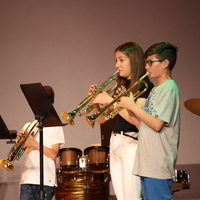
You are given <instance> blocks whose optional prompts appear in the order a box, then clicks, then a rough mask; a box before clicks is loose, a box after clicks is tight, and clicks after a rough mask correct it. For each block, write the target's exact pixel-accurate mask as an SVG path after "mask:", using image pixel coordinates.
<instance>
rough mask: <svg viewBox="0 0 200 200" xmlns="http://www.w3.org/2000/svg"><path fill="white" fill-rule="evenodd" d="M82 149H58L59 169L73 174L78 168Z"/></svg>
mask: <svg viewBox="0 0 200 200" xmlns="http://www.w3.org/2000/svg"><path fill="white" fill-rule="evenodd" d="M81 156H82V151H81V150H80V149H77V148H63V149H60V151H59V158H60V169H61V170H62V171H63V172H65V173H69V174H74V173H76V172H77V171H78V170H79V157H81Z"/></svg>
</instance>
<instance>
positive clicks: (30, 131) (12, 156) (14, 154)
mask: <svg viewBox="0 0 200 200" xmlns="http://www.w3.org/2000/svg"><path fill="white" fill-rule="evenodd" d="M38 124H39V123H38V121H37V120H32V121H31V122H30V124H29V125H28V127H27V128H26V130H25V132H24V134H23V135H22V136H21V137H20V139H18V140H17V141H16V142H15V144H14V145H13V147H12V148H11V150H10V152H9V153H8V159H0V166H1V167H3V168H4V169H6V170H7V171H14V165H13V163H14V161H15V160H19V159H20V158H21V157H22V155H23V154H24V152H25V150H26V148H27V147H24V146H23V145H24V143H25V142H26V140H27V139H28V138H29V136H33V137H35V136H36V134H37V133H38V132H39V129H37V131H34V128H35V127H36V126H38Z"/></svg>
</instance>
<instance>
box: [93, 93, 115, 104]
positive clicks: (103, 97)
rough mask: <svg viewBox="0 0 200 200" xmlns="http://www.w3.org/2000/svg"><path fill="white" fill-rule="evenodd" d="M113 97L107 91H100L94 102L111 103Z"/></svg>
mask: <svg viewBox="0 0 200 200" xmlns="http://www.w3.org/2000/svg"><path fill="white" fill-rule="evenodd" d="M111 101H113V98H112V97H111V96H110V95H109V94H108V93H107V92H101V93H99V94H98V95H97V96H96V97H95V98H94V100H93V103H99V104H109V103H110V102H111Z"/></svg>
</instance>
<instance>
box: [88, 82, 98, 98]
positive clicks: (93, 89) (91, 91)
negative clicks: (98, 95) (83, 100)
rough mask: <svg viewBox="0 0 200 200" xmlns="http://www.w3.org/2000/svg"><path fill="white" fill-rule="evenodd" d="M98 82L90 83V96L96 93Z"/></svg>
mask: <svg viewBox="0 0 200 200" xmlns="http://www.w3.org/2000/svg"><path fill="white" fill-rule="evenodd" d="M97 88H98V87H97V84H94V85H90V88H89V91H88V96H90V95H92V94H94V92H95V91H96V90H97Z"/></svg>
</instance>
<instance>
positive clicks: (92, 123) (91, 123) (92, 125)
mask: <svg viewBox="0 0 200 200" xmlns="http://www.w3.org/2000/svg"><path fill="white" fill-rule="evenodd" d="M83 117H84V118H85V120H86V122H87V123H88V124H89V125H90V126H91V127H92V128H94V126H95V119H92V118H93V116H87V115H83Z"/></svg>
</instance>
